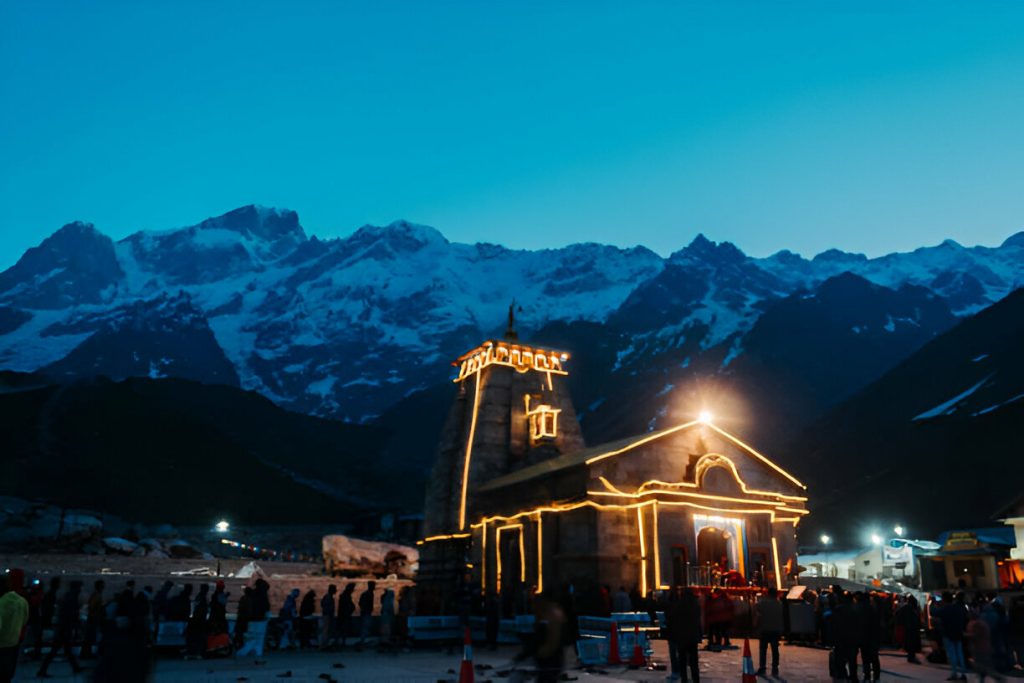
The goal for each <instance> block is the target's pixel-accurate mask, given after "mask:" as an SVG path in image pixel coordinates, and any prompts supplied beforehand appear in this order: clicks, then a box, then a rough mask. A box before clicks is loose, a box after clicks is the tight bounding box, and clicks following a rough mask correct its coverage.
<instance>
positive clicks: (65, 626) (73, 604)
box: [36, 581, 83, 678]
mask: <svg viewBox="0 0 1024 683" xmlns="http://www.w3.org/2000/svg"><path fill="white" fill-rule="evenodd" d="M81 595H82V582H81V581H72V582H71V584H70V585H69V586H68V591H67V593H65V594H64V597H63V598H61V601H60V604H58V606H57V614H56V618H57V625H56V627H55V629H54V634H53V643H52V644H51V645H50V652H49V653H48V654H47V655H46V657H45V658H44V659H43V663H42V666H40V667H39V673H37V674H36V678H50V674H49V673H48V669H49V668H50V664H52V663H53V660H54V658H55V657H56V656H57V651H58V650H63V651H64V656H65V657H67V660H68V664H70V665H71V671H72V673H75V674H79V673H81V672H82V671H83V669H82V667H81V665H80V664H79V663H78V658H77V657H75V651H74V650H72V649H71V644H72V642H74V639H75V629H76V628H78V618H79V617H78V612H79V609H80V607H81V606H80V604H79V603H80V601H81Z"/></svg>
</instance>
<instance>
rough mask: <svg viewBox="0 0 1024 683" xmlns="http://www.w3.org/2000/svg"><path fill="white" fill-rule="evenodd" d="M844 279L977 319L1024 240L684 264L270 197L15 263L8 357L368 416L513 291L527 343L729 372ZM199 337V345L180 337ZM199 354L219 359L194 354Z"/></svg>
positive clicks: (54, 242)
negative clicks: (542, 339)
mask: <svg viewBox="0 0 1024 683" xmlns="http://www.w3.org/2000/svg"><path fill="white" fill-rule="evenodd" d="M844 272H851V273H854V274H856V275H859V276H861V277H863V278H865V279H866V280H868V281H870V282H872V283H875V284H877V285H881V286H884V287H886V288H889V289H892V290H894V291H895V290H900V289H901V288H902V287H904V286H905V285H915V286H918V287H922V288H924V289H925V290H927V293H929V294H934V295H935V296H937V297H938V298H939V299H941V301H942V302H944V305H945V306H947V307H948V308H949V309H951V310H952V311H954V312H955V313H956V314H958V315H965V314H968V313H973V312H975V311H977V310H979V309H981V308H983V307H985V306H987V305H989V304H990V303H992V302H994V301H997V300H999V299H1000V298H1002V297H1004V296H1005V295H1006V294H1007V293H1008V292H1010V291H1012V290H1013V289H1015V288H1016V287H1019V286H1021V285H1022V284H1024V233H1021V234H1018V235H1016V236H1014V237H1011V238H1010V239H1008V240H1007V241H1006V242H1004V244H1003V245H1001V246H999V247H991V248H990V247H962V246H960V245H957V244H956V243H953V242H950V241H947V242H944V243H942V244H940V245H938V246H935V247H927V248H922V249H918V250H916V251H914V252H911V253H906V254H891V255H888V256H884V257H881V258H876V259H868V258H866V257H864V256H862V255H857V254H847V253H843V252H838V251H829V252H825V253H823V254H819V255H818V256H816V257H814V258H813V259H805V258H802V257H800V256H798V255H796V254H793V253H791V252H779V253H778V254H775V255H773V256H771V257H768V258H763V259H757V258H751V257H748V256H746V255H745V254H744V253H743V252H742V251H740V250H739V249H738V248H736V247H735V246H733V245H732V244H729V243H720V244H716V243H714V242H711V241H709V240H707V239H706V238H704V237H703V236H699V237H698V238H697V239H695V240H693V242H692V243H691V244H689V245H688V246H686V247H685V248H683V249H681V250H680V251H678V252H676V253H674V254H672V255H671V256H670V257H668V258H662V257H660V256H658V255H657V254H655V253H654V252H652V251H650V250H648V249H645V248H643V247H635V248H632V249H621V248H617V247H611V246H605V245H599V244H574V245H570V246H567V247H564V248H560V249H546V250H539V251H528V250H512V249H507V248H505V247H502V246H500V245H495V244H459V243H452V242H449V241H448V240H447V239H445V237H444V236H443V235H442V234H441V233H440V232H438V231H437V230H435V229H433V228H430V227H426V226H421V225H414V224H411V223H407V222H405V221H398V222H395V223H392V224H391V225H388V226H384V227H374V226H365V227H363V228H360V229H359V230H357V231H356V232H354V233H353V234H352V235H350V236H348V237H345V238H340V239H332V240H320V239H318V238H316V237H308V236H307V235H306V233H305V231H304V230H303V228H302V227H301V224H300V222H299V219H298V216H297V214H296V213H295V212H293V211H287V210H280V209H269V208H262V207H256V206H246V207H242V208H240V209H236V210H234V211H231V212H229V213H227V214H224V215H223V216H219V217H216V218H211V219H207V220H205V221H203V222H201V223H199V224H197V225H194V226H190V227H185V228H179V229H174V230H167V231H161V232H138V233H135V234H133V235H130V236H129V237H127V238H125V239H123V240H120V241H118V242H116V243H115V242H113V241H112V240H110V239H109V238H108V237H106V236H104V235H102V234H101V233H100V232H98V231H97V230H96V229H94V228H93V227H92V226H90V225H87V224H84V223H73V224H70V225H68V226H65V227H64V228H61V229H60V230H58V231H57V232H56V233H54V234H53V235H52V236H51V237H49V238H47V239H46V240H44V241H43V242H42V243H41V244H40V245H39V246H38V247H35V248H33V249H30V250H28V251H27V252H26V253H25V255H24V256H23V257H22V258H21V259H20V260H19V261H18V262H17V263H16V264H15V265H14V266H12V267H11V268H9V269H8V270H6V271H4V272H3V273H0V368H9V369H13V370H21V371H35V370H39V369H42V368H47V367H48V368H49V369H50V370H51V371H57V372H59V373H63V374H72V375H74V374H87V373H89V372H100V373H112V374H115V375H123V374H134V373H139V374H153V375H170V376H175V375H176V373H182V374H184V375H185V376H188V377H190V378H192V379H201V380H203V381H207V382H213V383H233V382H234V381H235V379H234V377H237V382H238V383H239V384H240V385H241V386H242V387H243V388H246V389H253V390H256V391H259V392H260V393H262V394H264V395H265V396H267V397H269V398H270V399H272V400H273V401H275V402H277V403H278V404H280V405H282V406H285V407H288V408H291V409H294V410H299V411H302V412H309V413H314V414H319V415H330V416H336V417H342V418H346V419H349V420H360V421H362V420H367V419H370V418H372V417H374V416H376V415H379V414H381V413H382V412H384V411H385V410H386V409H387V408H388V407H390V406H393V405H395V404H396V403H397V402H398V401H400V400H401V399H402V398H403V397H405V396H408V395H409V394H411V393H412V392H415V391H416V390H418V389H422V388H426V387H429V386H432V385H434V384H436V383H438V382H441V381H443V380H444V379H445V378H446V377H447V376H448V373H449V366H448V363H449V361H450V360H452V359H453V358H454V357H456V356H457V355H459V354H460V353H461V352H463V351H465V350H466V349H468V348H470V347H471V346H473V345H475V344H476V343H478V342H479V341H481V340H482V339H483V338H486V337H488V336H492V335H495V334H500V333H501V331H502V330H503V329H504V325H505V316H506V311H507V307H508V305H509V304H510V302H511V301H512V300H513V299H514V300H515V301H516V304H517V309H521V312H519V313H518V314H517V315H518V321H519V327H520V333H521V334H522V336H524V337H525V338H530V335H531V333H534V332H539V331H541V330H543V329H545V328H548V329H550V327H551V326H552V325H557V324H563V323H565V324H571V325H585V324H594V323H600V324H602V325H600V327H599V332H598V333H597V334H600V335H601V336H602V342H601V343H602V344H603V345H604V346H603V347H602V348H603V349H604V352H606V353H607V354H608V355H609V357H611V358H613V360H612V362H610V363H609V364H608V365H607V367H604V366H602V369H596V366H595V370H594V372H595V373H597V374H598V375H602V373H603V374H604V375H607V374H609V373H611V374H615V373H619V374H621V375H623V376H640V375H645V374H649V373H650V371H651V368H652V367H661V366H663V365H664V364H666V363H671V364H675V365H677V366H682V367H698V366H700V367H703V368H705V369H706V370H707V371H708V372H728V371H729V368H730V367H732V366H733V365H734V364H735V363H737V362H739V360H740V359H742V357H743V356H744V354H745V353H746V351H747V347H746V346H745V344H748V343H749V341H746V340H745V336H746V335H747V334H748V333H751V331H752V330H754V328H755V325H756V324H757V322H758V321H759V320H761V319H762V317H763V316H764V315H765V313H766V311H769V310H770V309H771V308H772V307H773V306H775V305H776V304H778V303H779V302H781V301H783V300H785V299H786V298H787V297H791V296H794V295H798V294H797V293H798V292H812V291H813V290H814V289H815V288H816V287H818V286H819V285H820V284H821V283H823V282H825V281H826V280H828V279H829V278H831V277H834V276H836V275H839V274H842V273H844ZM877 315H880V316H882V318H880V320H881V321H882V322H880V323H879V324H880V327H878V329H877V330H875V329H874V328H872V330H873V333H877V334H881V335H883V336H882V339H883V340H884V338H885V335H886V334H890V333H892V334H895V332H894V330H896V329H897V328H899V327H900V326H901V325H903V324H904V321H910V322H907V323H906V324H910V325H912V324H914V323H913V320H914V316H913V315H910V314H908V313H907V311H905V310H904V311H903V312H900V311H897V310H893V311H892V312H891V318H890V319H886V318H885V315H887V313H886V312H884V311H883V312H879V313H877ZM178 316H180V317H181V318H182V319H181V320H180V321H179V322H180V323H181V324H180V325H178V326H176V325H175V324H173V319H174V318H176V317H178ZM890 323H891V327H892V330H890V329H888V327H889V326H890ZM876 327H877V325H876ZM207 328H208V332H209V333H212V340H214V341H215V344H216V346H219V347H220V349H221V350H222V352H223V356H224V357H225V358H226V359H227V365H225V364H224V363H222V362H220V361H218V360H217V354H216V353H215V352H214V350H213V349H212V347H211V346H210V344H209V343H208V342H209V341H210V339H209V338H207V337H204V334H205V333H204V332H203V330H205V329H207ZM932 329H933V328H931V327H929V328H928V330H929V332H928V334H931V333H932V332H931V330H932ZM935 329H936V330H937V329H938V328H935ZM133 330H134V332H133V333H132V334H129V331H133ZM154 330H156V331H157V332H159V334H157V333H156V332H154ZM140 331H145V334H142V332H140ZM133 335H134V336H133ZM140 335H141V336H140ZM175 335H179V336H177V337H176V336H175ZM896 336H899V335H896ZM143 338H144V339H145V341H143ZM186 338H187V339H189V340H190V341H189V342H188V344H197V346H195V347H194V348H195V349H202V351H194V350H193V347H192V346H188V350H182V351H181V352H180V353H178V354H177V355H176V354H175V353H173V352H172V351H170V350H169V347H170V346H175V345H176V344H177V342H174V341H173V340H174V339H181V340H184V339H186ZM866 338H867V337H865V339H866ZM115 340H116V341H115ZM592 342H594V335H591V336H590V337H589V338H587V339H585V340H581V343H592ZM181 343H182V344H185V342H183V341H182V342H181ZM880 343H883V345H884V342H880ZM922 343H923V341H922ZM183 348H184V347H183ZM900 348H902V347H900ZM570 350H572V351H574V352H575V353H577V354H578V353H580V352H581V351H584V350H583V349H579V348H573V349H570ZM129 351H130V352H131V354H132V356H131V358H130V362H123V357H124V356H125V355H126V354H128V353H129ZM908 352H909V351H908ZM196 354H199V355H200V356H201V357H202V358H203V360H201V361H195V362H187V360H188V358H191V357H193V356H195V355H196ZM186 357H188V358H186ZM115 359H118V360H117V362H115ZM227 366H230V371H229V369H228V367H227ZM186 368H188V369H187V371H186ZM232 373H233V374H232ZM870 379H871V378H867V380H870ZM867 380H866V381H867ZM594 400H598V399H594ZM587 409H588V406H581V412H583V413H587V412H588V410H587Z"/></svg>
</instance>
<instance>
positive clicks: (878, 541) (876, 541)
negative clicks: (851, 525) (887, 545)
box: [871, 534, 882, 545]
mask: <svg viewBox="0 0 1024 683" xmlns="http://www.w3.org/2000/svg"><path fill="white" fill-rule="evenodd" d="M871 544H872V545H882V537H881V536H879V535H878V534H871Z"/></svg>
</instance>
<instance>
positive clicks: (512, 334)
mask: <svg viewBox="0 0 1024 683" xmlns="http://www.w3.org/2000/svg"><path fill="white" fill-rule="evenodd" d="M519 310H523V309H522V308H521V307H520V309H519ZM505 339H519V335H518V334H517V333H516V300H515V299H512V303H510V304H509V305H508V329H506V330H505Z"/></svg>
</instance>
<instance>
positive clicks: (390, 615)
mask: <svg viewBox="0 0 1024 683" xmlns="http://www.w3.org/2000/svg"><path fill="white" fill-rule="evenodd" d="M394 624H395V591H393V590H391V589H390V588H387V589H385V590H384V595H382V596H380V642H381V646H382V647H384V648H385V649H388V650H390V649H391V647H392V645H393V643H392V642H391V635H392V627H393V626H394Z"/></svg>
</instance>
